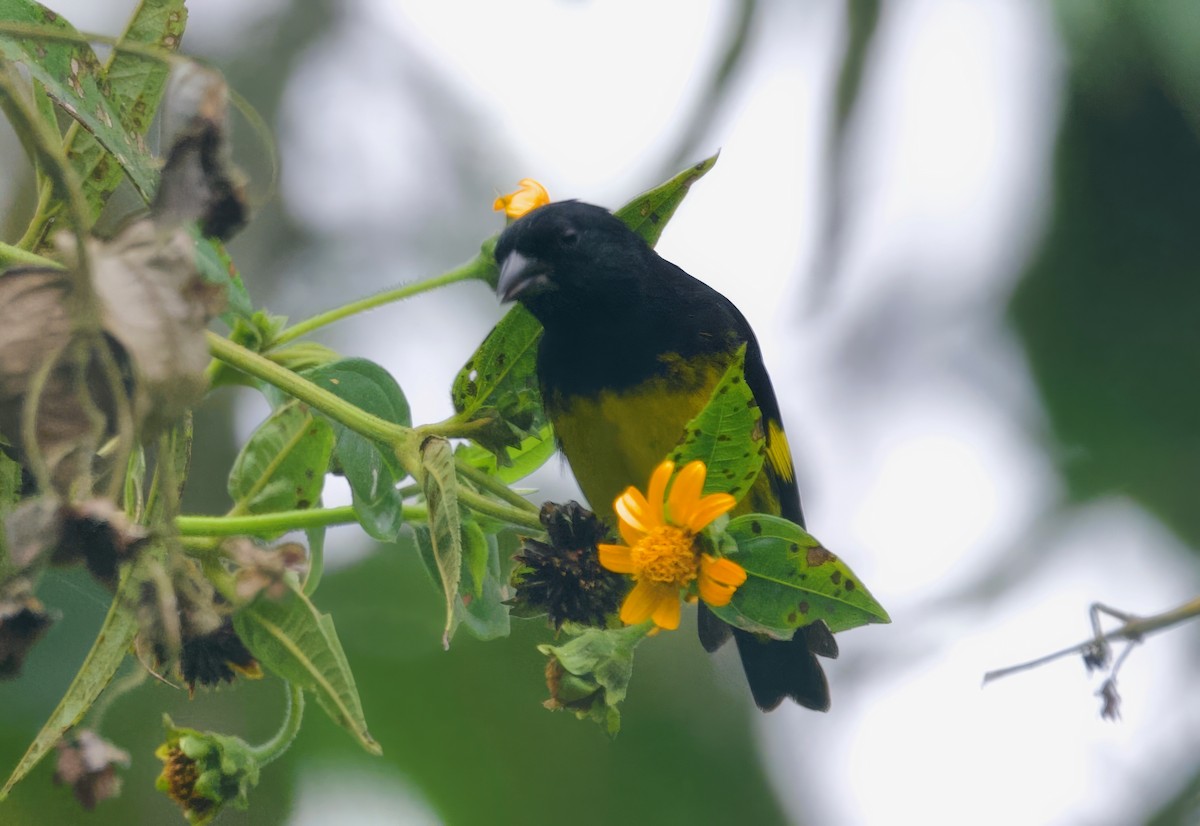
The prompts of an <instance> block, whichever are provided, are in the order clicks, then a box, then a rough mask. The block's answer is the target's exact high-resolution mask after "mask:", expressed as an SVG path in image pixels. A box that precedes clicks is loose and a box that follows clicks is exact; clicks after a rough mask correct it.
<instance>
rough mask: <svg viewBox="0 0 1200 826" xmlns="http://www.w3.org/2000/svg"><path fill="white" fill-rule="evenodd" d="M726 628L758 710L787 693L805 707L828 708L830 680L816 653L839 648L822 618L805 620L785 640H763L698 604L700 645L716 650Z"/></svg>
mask: <svg viewBox="0 0 1200 826" xmlns="http://www.w3.org/2000/svg"><path fill="white" fill-rule="evenodd" d="M730 632H732V636H733V638H734V640H736V641H737V647H738V654H739V655H740V656H741V658H742V669H743V670H744V671H745V672H746V681H747V682H749V683H750V692H751V694H753V695H754V702H755V704H756V705H757V706H758V707H759V708H760V709H762V710H763V711H771V710H772V709H774V708H776V707H778V706H779V704H780V703H782V702H783V700H784V698H785V697H790V698H791V699H793V700H795V701H796V702H797V703H799V704H800V705H802V706H804V707H805V708H811V709H812V710H814V711H828V710H829V683H828V681H827V680H826V679H825V672H824V671H823V670H822V669H821V664H820V663H819V662H818V661H817V656H818V655H820V656H822V657H828V658H830V659H834V658H836V657H837V655H838V647H837V641H836V640H835V639H834V638H833V634H832V633H830V631H829V626H827V625H826V624H825V623H824V622H815V623H812V624H810V625H806V626H805V627H803V628H801V629H799V630H797V631H796V633H795V635H794V636H793V637H792V638H791V639H790V640H773V639H764V638H762V637H759V636H758V635H757V634H752V633H750V632H749V631H743V630H742V629H740V628H731V627H730V626H729V625H727V624H725V623H724V622H722V621H721V620H719V619H717V618H716V617H715V616H714V615H713V614H712V612H711V611H709V610H707V608H705V607H704V606H701V610H700V642H701V643H702V644H703V645H704V647H705V649H707V650H708V651H710V652H712V651H716V650H717V649H718V648H720V647H721V645H723V644H724V643H725V641H726V640H728V639H729V637H730Z"/></svg>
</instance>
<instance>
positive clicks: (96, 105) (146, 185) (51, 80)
mask: <svg viewBox="0 0 1200 826" xmlns="http://www.w3.org/2000/svg"><path fill="white" fill-rule="evenodd" d="M0 20H3V21H4V22H6V23H15V24H17V25H18V26H26V27H29V26H32V27H40V28H45V29H48V30H50V31H52V32H53V33H54V34H55V35H56V37H60V38H61V37H62V36H63V35H67V36H69V37H71V38H73V39H70V40H68V39H55V40H51V39H49V38H47V37H38V36H37V35H35V34H25V33H21V34H15V33H13V32H12V31H11V30H10V31H7V32H6V31H4V30H3V28H2V26H0V57H3V58H5V59H7V60H11V61H13V62H14V63H20V64H21V65H22V66H24V67H25V68H26V69H27V70H28V71H29V74H30V76H31V77H33V78H34V79H35V80H37V81H38V82H39V83H41V84H42V85H43V86H44V87H45V89H46V92H47V93H48V94H49V95H50V96H51V97H52V98H53V99H54V101H55V102H56V103H57V104H58V105H59V106H60V107H61V108H62V109H63V111H65V112H66V113H67V114H69V115H70V116H71V117H72V118H74V119H75V120H76V121H77V122H78V123H79V124H80V125H81V126H82V127H83V128H84V129H86V130H87V131H88V132H90V133H91V134H92V135H93V136H94V137H95V139H96V140H97V141H98V142H99V143H100V145H101V146H103V147H104V148H105V149H106V150H107V151H108V152H109V153H110V154H111V156H112V157H113V158H114V159H115V160H116V162H117V163H118V164H119V165H120V168H121V169H122V170H123V171H124V172H125V174H126V175H127V176H128V177H129V180H130V181H131V182H132V183H133V185H134V187H135V188H136V189H137V190H138V193H139V194H140V195H141V196H142V198H143V199H144V200H146V201H147V202H148V201H149V200H150V198H151V196H152V195H153V194H154V188H155V185H156V182H157V180H158V174H157V171H156V169H155V165H154V160H153V158H151V156H150V154H149V152H148V151H147V150H146V148H145V146H143V145H139V142H138V140H137V137H136V136H131V135H130V134H129V133H127V132H126V131H125V129H124V128H122V122H121V116H120V114H119V113H118V112H117V110H116V108H115V107H114V106H113V105H112V104H111V103H110V102H109V100H108V95H109V94H111V89H110V88H109V86H108V81H107V79H106V78H105V77H104V68H103V67H102V66H101V65H100V61H99V60H97V58H96V53H95V52H93V51H92V48H91V46H89V45H88V43H87V42H86V40H85V39H84V38H83V37H82V36H81V35H80V34H79V33H78V32H77V31H76V30H75V28H74V27H73V26H71V24H70V23H68V22H67V21H66V20H65V19H64V18H63V17H62V16H60V15H59V14H57V13H55V12H53V11H51V10H50V9H47V8H45V7H44V6H42V5H41V4H39V3H33V2H17V0H0Z"/></svg>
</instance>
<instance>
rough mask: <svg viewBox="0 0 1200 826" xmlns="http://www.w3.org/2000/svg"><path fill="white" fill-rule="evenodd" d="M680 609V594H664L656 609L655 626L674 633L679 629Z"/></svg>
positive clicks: (676, 592)
mask: <svg viewBox="0 0 1200 826" xmlns="http://www.w3.org/2000/svg"><path fill="white" fill-rule="evenodd" d="M679 609H680V602H679V592H678V591H675V593H673V594H671V593H667V594H664V595H663V596H662V598H661V599H659V601H658V607H657V608H655V609H654V615H653V617H652V619H653V620H654V624H655V625H657V626H658V627H659V628H665V629H667V630H668V631H674V630H675V629H676V628H678V627H679V614H680V610H679Z"/></svg>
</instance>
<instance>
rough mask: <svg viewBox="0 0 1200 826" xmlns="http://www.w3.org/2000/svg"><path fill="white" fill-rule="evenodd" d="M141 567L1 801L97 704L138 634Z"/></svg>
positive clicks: (129, 575) (129, 577) (124, 586)
mask: <svg viewBox="0 0 1200 826" xmlns="http://www.w3.org/2000/svg"><path fill="white" fill-rule="evenodd" d="M150 556H151V555H150V553H149V552H145V553H144V555H143V556H142V559H143V560H145V559H148V558H149V557H150ZM140 567H141V563H137V564H134V565H131V566H130V567H129V568H127V569H126V570H125V573H124V575H123V576H122V578H121V584H120V585H119V586H118V588H117V593H116V595H115V596H114V597H113V601H112V604H111V605H110V606H109V608H108V615H107V616H106V617H105V618H104V624H103V625H101V626H100V633H99V634H98V635H97V636H96V642H95V643H93V644H92V650H91V651H89V652H88V655H87V658H86V659H85V660H84V661H83V665H82V666H81V667H80V669H79V672H78V673H77V674H76V675H75V679H73V680H72V681H71V685H70V686H69V687H68V688H67V691H66V693H65V694H63V697H62V699H61V700H59V701H58V706H57V707H56V708H55V709H54V712H53V713H52V714H51V715H50V719H49V720H47V721H46V723H45V724H44V725H43V726H42V729H41V731H39V732H38V733H37V736H36V737H34V739H33V742H32V743H31V744H30V746H29V748H28V749H27V750H26V752H25V755H24V756H23V757H22V758H21V760H20V762H19V763H17V766H16V768H15V769H13V772H12V774H11V775H10V776H9V778H8V782H6V783H5V784H4V788H3V789H0V800H3V799H4V798H6V797H8V793H9V792H10V791H12V788H13V786H15V785H16V784H17V783H19V782H20V781H21V779H22V778H24V777H25V775H27V774H29V772H30V771H32V770H33V767H34V766H36V765H37V764H38V762H39V761H41V759H42V758H43V757H45V756H46V753H47V752H49V751H50V750H51V749H53V748H54V745H55V744H56V743H57V742H58V741H59V740H61V739H62V736H63V734H65V733H66V731H67V729H69V728H71V726H73V725H75V724H76V723H78V722H79V721H80V720H81V719H83V715H84V714H86V713H87V710H88V709H89V708H91V707H92V703H94V702H96V698H97V697H99V696H100V692H102V691H103V690H104V688H105V686H107V685H108V684H109V682H110V681H111V680H112V678H113V675H114V674H116V673H117V669H118V668H120V667H121V663H122V662H123V661H124V660H125V654H126V653H127V652H128V651H129V646H130V644H131V643H132V642H133V638H134V635H135V634H137V630H138V624H137V617H136V615H135V614H134V612H133V611H132V610H131V607H130V606H132V605H134V604H136V601H137V594H138V589H139V588H140V586H141V578H140V577H139V576H137V575H135V574H134V571H136V570H139V569H140Z"/></svg>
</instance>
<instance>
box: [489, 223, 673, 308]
mask: <svg viewBox="0 0 1200 826" xmlns="http://www.w3.org/2000/svg"><path fill="white" fill-rule="evenodd" d="M648 255H650V256H652V255H653V252H652V251H651V250H650V248H649V247H647V246H646V244H645V242H643V241H642V239H641V238H640V237H638V236H637V235H636V234H635V233H634V232H632V231H631V230H630V229H629V228H628V227H626V226H625V224H624V222H622V221H621V220H620V219H619V218H617V217H616V216H614V215H613V214H612V213H610V212H609V211H608V210H606V209H604V208H602V207H598V206H593V205H591V204H585V203H581V202H579V201H558V202H555V203H552V204H547V205H545V206H543V207H539V208H538V209H535V210H533V211H532V212H530V213H529V214H527V215H525V216H524V217H522V218H519V219H518V220H516V221H514V222H513V223H512V225H511V226H509V227H508V228H507V229H506V230H504V232H503V233H501V235H500V239H499V240H498V241H497V242H496V263H497V264H498V265H499V266H500V279H499V282H498V283H497V285H496V294H497V295H498V296H499V297H500V300H501V301H520V302H521V303H522V304H524V305H525V306H526V307H527V308H528V309H529V310H530V311H531V312H532V313H533V314H534V315H535V316H537V317H538V318H539V320H541V321H542V323H543V324H545V323H546V321H547V319H548V318H550V317H554V318H556V319H560V318H563V317H564V316H569V315H572V314H573V313H572V312H571V311H572V310H575V309H585V308H588V307H589V306H590V307H591V308H592V309H593V310H594V309H595V308H596V303H597V302H599V303H600V304H602V305H603V304H607V303H609V302H610V301H611V297H612V296H613V295H614V294H615V293H617V292H619V291H620V287H621V283H620V282H621V280H622V279H624V278H630V277H634V276H633V274H634V273H636V272H639V271H640V268H644V262H645V260H646V256H648Z"/></svg>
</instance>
